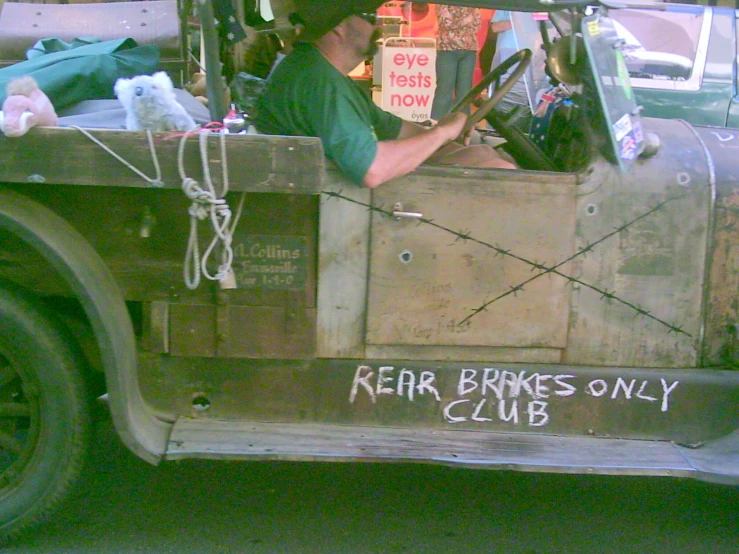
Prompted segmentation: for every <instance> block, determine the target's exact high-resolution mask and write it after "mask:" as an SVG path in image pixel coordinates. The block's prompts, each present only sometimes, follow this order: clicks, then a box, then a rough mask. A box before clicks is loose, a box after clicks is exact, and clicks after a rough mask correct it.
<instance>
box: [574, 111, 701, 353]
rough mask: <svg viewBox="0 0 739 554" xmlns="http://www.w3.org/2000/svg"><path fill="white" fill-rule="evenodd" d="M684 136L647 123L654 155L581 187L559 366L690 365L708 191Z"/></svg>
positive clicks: (677, 124) (673, 125)
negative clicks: (656, 139) (656, 147)
mask: <svg viewBox="0 0 739 554" xmlns="http://www.w3.org/2000/svg"><path fill="white" fill-rule="evenodd" d="M686 130H687V125H686V124H685V123H684V122H681V121H674V120H655V119H647V120H646V122H645V131H653V132H656V133H658V134H659V136H660V138H661V140H662V148H661V150H660V152H659V154H658V155H657V156H655V157H653V158H650V159H645V160H641V161H639V162H638V163H637V164H635V166H634V167H633V168H632V170H631V172H630V173H628V174H621V173H617V172H613V171H612V170H611V168H610V166H608V165H607V164H605V162H603V165H599V166H597V167H595V168H594V170H593V172H592V174H591V175H590V179H589V180H588V181H587V182H585V183H584V184H583V185H582V187H581V190H580V193H579V195H578V200H577V218H578V223H577V251H578V255H577V256H576V258H575V259H574V260H573V267H572V276H573V277H575V278H576V279H577V281H576V282H575V283H574V284H573V289H574V290H573V295H572V302H573V305H572V311H571V317H570V326H569V327H570V328H569V337H568V345H567V350H566V352H565V357H564V360H563V362H564V363H572V364H590V365H612V366H637V367H694V366H695V365H697V363H698V354H699V350H700V340H701V334H702V330H703V312H702V300H703V286H704V277H705V266H706V255H707V251H706V245H707V240H708V230H709V214H710V203H711V193H712V190H711V186H710V179H709V168H708V164H707V162H706V155H705V152H704V151H703V149H702V148H701V145H700V143H699V142H698V141H697V139H696V137H695V136H694V135H693V134H692V133H691V132H687V133H686ZM668 168H669V170H668Z"/></svg>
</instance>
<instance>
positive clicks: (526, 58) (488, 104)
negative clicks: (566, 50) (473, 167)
mask: <svg viewBox="0 0 739 554" xmlns="http://www.w3.org/2000/svg"><path fill="white" fill-rule="evenodd" d="M514 64H518V67H517V68H516V69H515V70H514V71H513V73H511V75H510V77H508V79H506V80H505V82H504V83H503V84H502V85H500V86H499V87H498V89H497V90H496V91H495V93H494V94H493V95H492V96H491V97H490V98H488V99H487V100H485V101H484V102H483V103H482V104H481V105H480V106H478V108H477V110H475V113H473V114H470V115H469V116H467V121H466V122H465V124H464V129H463V130H462V136H464V135H466V134H467V133H468V132H469V131H470V129H472V128H473V127H474V126H475V125H477V124H478V123H479V122H480V121H482V120H483V118H484V117H485V116H486V115H487V114H488V113H489V112H490V111H491V110H492V109H493V108H494V107H495V106H497V105H498V104H499V103H500V101H501V100H502V99H503V97H504V96H505V95H506V94H508V93H509V92H510V90H511V89H512V88H513V85H515V84H516V82H517V81H518V80H519V79H520V78H521V77H522V76H523V74H524V72H525V71H526V70H527V69H528V67H529V65H531V50H529V49H528V48H524V49H523V50H519V51H518V52H516V53H515V54H513V55H512V56H511V57H510V58H508V59H507V60H505V61H504V62H503V63H501V64H500V65H498V66H497V67H496V68H495V69H493V70H492V71H491V72H490V73H488V74H487V75H485V77H484V78H483V79H482V81H480V82H479V83H478V84H477V85H476V86H475V87H474V88H473V89H472V90H470V91H469V92H468V93H467V94H465V95H464V98H462V99H461V100H460V101H459V102H457V104H456V105H455V106H454V107H453V108H452V110H451V113H456V112H459V111H462V110H463V109H464V108H466V107H467V106H469V105H470V104H472V102H473V101H474V100H476V99H477V97H478V96H480V93H481V92H482V91H483V90H485V89H486V88H488V86H490V84H491V83H492V82H494V81H497V80H498V79H500V78H501V77H502V76H503V75H505V72H506V71H508V69H510V68H511V67H512V66H513V65H514Z"/></svg>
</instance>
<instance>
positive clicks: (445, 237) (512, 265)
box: [367, 169, 576, 361]
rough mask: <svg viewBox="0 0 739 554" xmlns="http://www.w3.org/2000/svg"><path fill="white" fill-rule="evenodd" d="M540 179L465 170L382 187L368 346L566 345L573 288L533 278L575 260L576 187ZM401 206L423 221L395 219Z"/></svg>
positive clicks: (376, 201)
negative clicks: (543, 267) (546, 267)
mask: <svg viewBox="0 0 739 554" xmlns="http://www.w3.org/2000/svg"><path fill="white" fill-rule="evenodd" d="M536 177H537V179H536V180H535V179H534V174H532V175H531V178H529V174H528V173H525V172H515V173H514V172H509V171H503V170H488V171H487V172H483V171H474V172H472V171H471V172H469V174H467V175H465V174H464V173H460V171H459V169H457V170H456V172H451V171H450V172H448V173H447V174H446V175H444V174H439V175H438V176H436V175H435V176H433V177H432V176H427V175H421V174H412V175H409V176H407V177H404V178H401V179H398V180H396V181H394V182H393V183H388V184H386V185H383V186H382V187H379V188H378V189H376V190H375V191H374V192H373V205H374V206H376V207H378V208H382V209H384V210H385V212H383V213H378V212H375V213H374V214H373V220H372V237H371V244H372V248H371V255H370V268H371V274H370V279H369V296H368V298H369V301H368V304H369V307H368V318H367V342H368V344H373V345H387V346H390V345H394V346H399V345H406V346H439V345H449V346H460V347H462V346H464V347H476V346H479V347H518V348H545V349H547V348H555V349H556V348H563V347H564V346H565V344H566V338H567V318H568V310H569V294H570V289H569V286H568V283H567V281H566V279H564V278H562V277H561V276H558V275H554V274H550V275H546V276H544V277H542V278H539V279H536V280H531V278H532V277H533V276H535V275H536V273H537V272H539V273H540V272H541V271H542V270H541V269H539V270H537V269H535V268H534V264H536V263H538V264H545V263H548V264H550V265H555V264H559V263H562V262H564V261H565V260H566V259H567V258H569V257H570V256H571V255H572V254H573V249H574V235H575V229H574V227H575V200H574V198H575V191H576V186H575V183H574V180H573V178H572V176H570V175H557V174H554V173H548V174H537V175H536ZM396 206H399V209H400V210H401V211H404V212H413V213H419V214H422V218H421V219H419V218H415V219H414V218H410V219H408V218H402V217H393V216H392V215H391V211H392V210H394V209H396ZM560 270H562V271H565V272H566V271H567V264H565V265H563V266H561V267H560ZM518 287H520V289H518V290H517V288H518ZM512 290H516V292H515V294H510V293H511V291H512ZM496 298H498V299H499V300H498V301H496V302H492V301H491V300H492V299H496ZM486 304H487V305H486ZM483 305H486V308H485V309H484V310H481V311H479V313H477V314H476V315H474V316H473V317H472V318H471V319H468V320H467V321H465V322H464V323H462V322H463V321H464V320H465V318H467V316H470V315H471V314H472V313H473V311H474V310H478V309H481V307H482V306H483ZM514 361H523V359H521V360H514Z"/></svg>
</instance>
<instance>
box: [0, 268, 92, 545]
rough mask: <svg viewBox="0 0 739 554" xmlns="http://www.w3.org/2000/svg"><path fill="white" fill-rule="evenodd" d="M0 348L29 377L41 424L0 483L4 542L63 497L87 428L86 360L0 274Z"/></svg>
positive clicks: (58, 325)
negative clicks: (8, 479)
mask: <svg viewBox="0 0 739 554" xmlns="http://www.w3.org/2000/svg"><path fill="white" fill-rule="evenodd" d="M0 355H2V356H3V357H5V358H6V359H7V360H8V361H9V362H10V363H11V364H12V365H13V366H14V367H15V368H17V369H19V370H21V371H22V372H24V379H28V380H31V381H32V383H33V387H34V388H35V389H36V393H37V394H38V398H39V403H40V417H39V420H40V425H41V429H40V431H39V434H38V441H37V444H36V447H35V451H34V452H33V454H32V455H31V457H30V459H29V461H28V463H27V464H26V466H25V468H24V474H25V475H24V476H23V479H22V480H21V481H20V482H19V483H16V485H17V486H14V487H12V488H6V489H0V542H7V541H10V540H12V539H13V538H15V537H17V536H18V535H19V534H21V533H24V532H27V531H29V530H30V529H32V528H34V527H36V526H37V525H38V524H40V523H41V522H43V521H45V520H47V519H48V518H49V517H50V516H51V515H52V514H53V513H54V512H55V511H56V510H57V509H58V508H59V507H60V506H61V504H62V503H63V501H64V500H66V499H67V498H68V497H69V495H70V493H71V492H72V491H73V490H74V486H75V484H76V482H77V481H78V479H79V477H80V474H81V473H82V471H83V468H84V466H85V463H86V461H87V455H88V452H89V450H90V446H91V442H92V433H91V417H90V402H89V397H88V394H87V392H86V383H85V380H84V378H83V375H84V370H85V367H86V362H85V359H84V356H83V354H82V351H81V349H80V348H79V345H78V344H77V341H76V340H75V339H74V337H73V336H72V335H71V333H70V332H69V330H68V329H67V327H66V326H65V325H64V324H63V322H62V321H61V319H59V318H58V317H56V315H55V314H54V312H53V311H51V310H50V309H49V308H47V307H45V306H44V305H43V303H42V302H41V301H40V300H39V299H38V298H36V297H34V296H33V295H31V294H30V293H28V292H26V291H25V290H23V289H21V288H20V287H18V286H16V285H14V284H12V283H8V282H5V281H0ZM24 382H25V381H24Z"/></svg>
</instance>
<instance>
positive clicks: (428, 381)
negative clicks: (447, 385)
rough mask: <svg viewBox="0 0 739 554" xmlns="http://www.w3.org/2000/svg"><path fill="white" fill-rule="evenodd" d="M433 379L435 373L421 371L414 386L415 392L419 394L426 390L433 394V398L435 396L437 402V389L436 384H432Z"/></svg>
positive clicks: (438, 398) (439, 398)
mask: <svg viewBox="0 0 739 554" xmlns="http://www.w3.org/2000/svg"><path fill="white" fill-rule="evenodd" d="M435 380H436V374H435V373H434V372H433V371H422V372H421V377H420V379H419V380H418V386H417V387H416V392H417V393H418V394H419V395H421V394H424V393H426V392H427V393H429V394H432V395H434V398H436V401H437V402H441V397H440V396H439V391H438V390H436V386H434V381H435Z"/></svg>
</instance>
